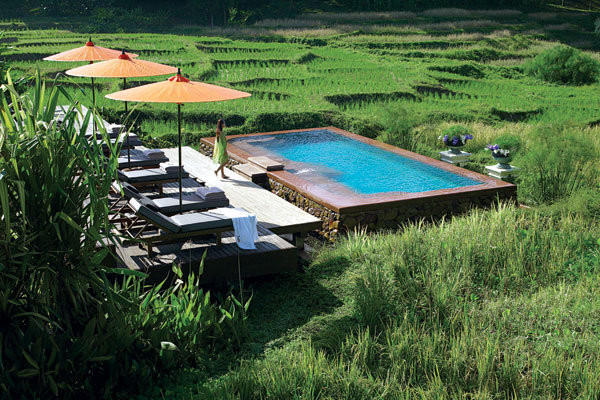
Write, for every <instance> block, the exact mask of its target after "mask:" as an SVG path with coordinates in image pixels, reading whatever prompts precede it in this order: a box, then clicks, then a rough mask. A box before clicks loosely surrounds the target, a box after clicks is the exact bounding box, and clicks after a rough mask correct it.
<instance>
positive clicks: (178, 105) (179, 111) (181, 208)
mask: <svg viewBox="0 0 600 400" xmlns="http://www.w3.org/2000/svg"><path fill="white" fill-rule="evenodd" d="M177 131H178V132H179V213H180V214H181V212H182V210H183V196H182V191H183V186H182V185H181V169H182V168H183V164H182V162H181V104H177Z"/></svg>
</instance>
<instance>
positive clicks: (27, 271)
mask: <svg viewBox="0 0 600 400" xmlns="http://www.w3.org/2000/svg"><path fill="white" fill-rule="evenodd" d="M7 80H8V85H4V86H3V90H4V91H5V94H6V95H5V96H0V112H1V115H2V116H3V118H2V120H1V121H0V210H1V212H2V214H1V217H0V221H1V223H0V321H2V323H1V324H0V341H1V346H2V347H1V348H0V365H1V366H2V368H0V382H1V383H0V387H1V388H2V391H3V394H4V395H6V396H7V397H14V398H48V397H50V396H60V397H61V398H71V397H73V398H90V397H97V396H103V397H111V395H112V393H113V392H114V391H115V390H117V389H118V390H139V389H140V388H141V387H143V386H145V385H147V384H148V383H149V382H151V381H152V380H153V379H154V378H156V377H157V376H158V375H160V374H162V373H164V371H165V370H167V369H168V368H169V367H170V366H174V365H177V366H181V365H185V364H187V363H197V362H199V361H200V360H202V353H201V352H200V347H201V346H204V347H205V348H206V349H212V348H226V347H230V346H232V345H237V344H239V342H240V341H241V339H242V338H243V336H244V332H245V330H244V320H245V315H246V309H247V306H248V302H245V304H244V305H242V303H241V302H240V301H238V300H237V299H236V298H235V297H233V296H232V295H228V296H226V298H225V299H224V300H223V304H222V305H219V304H215V302H212V301H211V299H210V295H209V294H208V293H205V292H204V291H202V290H201V289H200V288H198V287H197V285H196V284H195V281H194V278H193V276H192V277H190V278H189V280H188V282H187V283H186V284H180V285H179V286H177V287H175V288H172V289H167V290H163V291H160V292H159V291H158V289H156V288H155V289H152V290H149V291H148V289H146V288H144V286H143V284H144V283H143V281H142V280H141V279H139V276H141V274H135V275H136V277H138V278H133V277H129V278H127V279H125V281H124V282H121V283H118V284H117V285H116V286H111V285H110V284H109V283H108V275H109V274H110V273H120V274H133V273H132V272H128V270H122V269H117V270H112V269H109V268H107V267H105V266H104V265H103V260H104V259H105V257H106V256H107V255H108V253H109V250H108V249H107V248H104V247H103V246H102V245H101V243H110V241H112V240H114V239H113V237H112V235H111V232H112V227H111V225H110V224H109V219H108V216H109V209H108V204H107V201H106V199H107V196H108V193H109V190H110V185H111V183H112V181H113V179H114V177H115V176H116V161H115V160H116V154H117V151H118V149H117V148H111V153H112V157H111V158H110V160H108V161H107V160H106V159H105V158H104V157H101V154H102V150H101V149H100V148H99V146H98V145H97V144H96V142H95V141H92V142H91V145H90V142H88V141H87V140H86V138H85V135H84V133H85V131H86V128H87V126H88V124H89V123H90V120H91V119H92V118H93V116H92V114H91V112H88V113H87V115H85V116H84V118H83V121H82V123H81V128H76V124H75V121H76V118H78V116H77V114H78V113H79V114H81V108H80V107H79V105H76V106H71V107H70V108H69V110H67V112H66V114H65V118H64V121H63V122H62V123H60V124H59V123H57V120H56V119H55V117H54V110H55V108H56V105H57V104H58V102H59V96H60V95H61V94H62V95H64V96H65V98H66V100H67V101H68V102H71V103H73V102H72V99H71V98H70V97H69V96H68V95H67V94H66V93H65V92H64V91H63V89H62V88H60V87H59V86H56V85H55V86H53V88H52V89H51V90H50V89H48V90H46V88H45V84H43V83H42V82H41V79H40V76H39V73H38V76H37V80H36V84H35V87H34V88H33V90H32V91H31V92H30V93H28V94H27V95H23V96H20V95H19V94H18V93H17V92H16V90H15V88H14V86H13V85H12V81H11V79H10V76H8V77H7ZM7 97H8V98H9V99H10V100H7ZM97 126H99V127H102V126H103V125H102V124H100V123H98V124H97ZM102 133H103V135H104V138H105V139H106V140H107V139H108V136H107V134H106V132H102ZM117 281H118V282H120V281H119V280H118V279H117ZM170 343H173V345H171V344H170ZM175 348H177V349H178V350H172V349H175ZM3 397H4V396H3Z"/></svg>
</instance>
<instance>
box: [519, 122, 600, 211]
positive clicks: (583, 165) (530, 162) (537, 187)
mask: <svg viewBox="0 0 600 400" xmlns="http://www.w3.org/2000/svg"><path fill="white" fill-rule="evenodd" d="M522 163H523V166H524V168H525V171H524V173H523V174H522V178H521V179H522V180H521V185H520V186H519V194H520V195H521V196H523V197H524V198H525V199H528V200H530V201H533V202H534V203H546V202H552V201H555V200H558V199H561V198H565V197H568V196H570V195H572V194H573V193H575V192H577V191H578V190H580V189H583V188H586V187H594V186H595V185H596V177H597V175H596V172H597V170H598V153H597V150H596V149H595V147H594V145H593V143H590V142H589V141H588V140H585V139H582V138H581V135H580V134H579V132H576V131H573V130H569V129H562V128H560V127H540V128H539V129H538V130H537V132H536V134H535V137H534V141H533V142H532V143H531V144H530V146H529V148H528V149H527V152H526V154H525V155H524V156H523V158H522Z"/></svg>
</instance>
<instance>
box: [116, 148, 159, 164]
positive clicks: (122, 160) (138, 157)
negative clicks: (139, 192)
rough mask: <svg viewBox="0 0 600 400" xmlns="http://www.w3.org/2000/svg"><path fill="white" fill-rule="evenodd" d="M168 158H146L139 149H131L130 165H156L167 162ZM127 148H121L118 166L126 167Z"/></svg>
mask: <svg viewBox="0 0 600 400" xmlns="http://www.w3.org/2000/svg"><path fill="white" fill-rule="evenodd" d="M168 161H169V158H168V157H164V158H148V157H145V156H144V155H143V154H142V152H141V151H140V150H137V149H133V150H131V167H132V168H134V167H151V166H158V165H159V164H160V163H164V162H168ZM128 167H129V163H128V162H127V150H122V151H121V153H120V154H119V168H128Z"/></svg>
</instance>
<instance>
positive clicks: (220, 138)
mask: <svg viewBox="0 0 600 400" xmlns="http://www.w3.org/2000/svg"><path fill="white" fill-rule="evenodd" d="M224 126H225V121H223V120H222V119H219V120H218V121H217V134H216V136H215V148H214V150H213V161H214V162H215V164H220V165H219V168H217V169H216V170H215V175H217V176H219V170H221V176H222V177H223V179H228V178H229V177H228V176H227V175H225V164H227V161H228V160H229V157H228V156H227V139H225V134H224V133H223V127H224Z"/></svg>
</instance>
